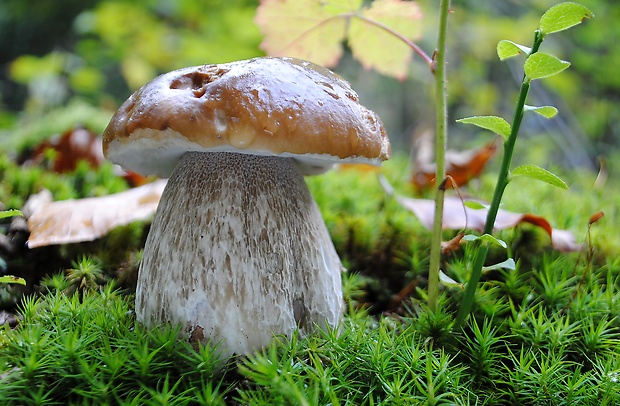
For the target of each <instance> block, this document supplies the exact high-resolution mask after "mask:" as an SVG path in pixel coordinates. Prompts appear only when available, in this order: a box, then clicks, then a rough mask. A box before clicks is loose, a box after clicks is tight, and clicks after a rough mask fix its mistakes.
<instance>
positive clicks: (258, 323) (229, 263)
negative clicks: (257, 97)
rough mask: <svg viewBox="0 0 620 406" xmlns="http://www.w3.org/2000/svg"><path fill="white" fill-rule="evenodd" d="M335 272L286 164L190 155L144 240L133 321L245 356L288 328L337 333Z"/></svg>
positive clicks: (329, 247) (339, 303)
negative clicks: (176, 327) (196, 336)
mask: <svg viewBox="0 0 620 406" xmlns="http://www.w3.org/2000/svg"><path fill="white" fill-rule="evenodd" d="M342 270H343V267H342V264H341V262H340V258H339V257H338V254H337V253H336V250H335V249H334V246H333V243H332V241H331V238H330V236H329V233H328V231H327V228H326V227H325V223H324V222H323V219H322V217H321V214H320V212H319V209H318V207H317V205H316V203H315V201H314V199H313V198H312V195H311V194H310V191H309V190H308V187H307V186H306V183H305V181H304V178H303V176H302V174H301V172H300V171H299V169H298V167H297V164H296V162H295V160H294V159H293V158H282V157H275V156H258V155H249V154H241V153H232V152H188V153H186V154H185V155H184V156H183V158H182V159H181V161H180V162H179V164H178V165H177V167H176V168H175V170H174V172H173V173H172V176H171V177H170V179H169V181H168V184H167V186H166V189H165V190H164V193H163V195H162V198H161V201H160V203H159V207H158V209H157V212H156V214H155V217H154V219H153V223H152V225H151V231H150V233H149V235H148V237H147V241H146V245H145V248H144V255H143V262H142V264H141V266H140V271H139V276H138V286H137V292H136V316H137V320H138V321H139V322H141V323H143V324H144V325H146V326H147V327H153V326H157V325H160V324H162V323H175V324H181V325H182V326H183V331H184V333H186V334H188V335H189V334H191V333H192V332H193V331H195V330H196V329H198V328H199V329H201V336H202V340H201V341H203V342H207V341H211V342H212V343H216V342H221V347H220V350H221V351H222V353H223V355H231V354H233V353H236V354H247V353H249V352H252V351H254V350H256V349H259V348H262V347H264V346H266V345H268V344H269V343H270V342H271V341H272V339H273V337H274V335H280V334H284V335H287V336H290V335H291V334H292V332H293V331H294V330H295V329H296V328H299V330H300V334H301V335H305V334H307V333H309V332H311V331H312V330H313V329H314V327H315V326H317V325H318V326H319V327H321V328H325V327H326V326H330V327H332V328H333V327H335V326H336V325H337V324H338V322H339V321H340V319H341V317H342V313H343V307H344V306H343V298H342V288H341V271H342Z"/></svg>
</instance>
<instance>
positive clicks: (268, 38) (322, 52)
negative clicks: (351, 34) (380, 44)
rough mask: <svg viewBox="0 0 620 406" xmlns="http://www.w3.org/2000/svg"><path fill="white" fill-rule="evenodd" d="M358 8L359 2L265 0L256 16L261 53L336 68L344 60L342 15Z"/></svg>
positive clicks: (344, 29) (344, 24) (344, 26)
mask: <svg viewBox="0 0 620 406" xmlns="http://www.w3.org/2000/svg"><path fill="white" fill-rule="evenodd" d="M355 3H357V6H356V5H355ZM351 7H353V9H351ZM357 7H359V1H350V0H340V1H338V0H336V1H330V2H324V1H320V0H288V1H287V0H284V1H283V0H263V1H261V5H260V6H259V7H258V11H257V14H256V22H257V24H258V25H259V27H260V29H261V31H262V33H263V34H264V36H265V38H264V40H263V42H262V43H261V45H260V46H261V49H263V50H264V51H265V52H266V53H267V54H268V55H272V56H292V57H296V58H300V59H305V60H308V61H311V62H314V63H316V64H319V65H323V66H334V65H336V64H337V63H338V61H339V60H340V57H341V56H342V52H343V49H342V41H343V40H344V38H345V35H346V19H345V18H341V17H340V15H341V14H342V13H347V12H351V11H355V9H356V8H357Z"/></svg>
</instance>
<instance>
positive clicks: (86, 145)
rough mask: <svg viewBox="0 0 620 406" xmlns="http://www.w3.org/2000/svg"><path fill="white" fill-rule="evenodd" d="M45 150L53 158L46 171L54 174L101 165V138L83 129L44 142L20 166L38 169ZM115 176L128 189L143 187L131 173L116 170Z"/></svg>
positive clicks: (102, 159)
mask: <svg viewBox="0 0 620 406" xmlns="http://www.w3.org/2000/svg"><path fill="white" fill-rule="evenodd" d="M48 150H53V151H54V154H53V156H52V160H51V162H50V168H49V169H51V170H52V171H54V172H56V173H67V172H73V171H74V170H75V169H76V168H77V165H78V162H80V161H86V162H88V164H89V165H90V166H91V167H92V168H98V167H99V166H100V165H101V164H102V163H103V162H105V160H106V159H105V157H104V156H103V147H102V141H101V137H100V136H98V135H97V134H95V133H93V132H91V131H89V130H87V129H85V128H83V127H75V128H72V129H70V130H67V131H65V132H64V133H62V134H61V135H57V136H54V137H52V138H50V139H49V140H45V141H43V142H42V143H40V144H39V145H37V147H36V148H35V149H34V151H33V152H32V154H30V156H28V157H26V159H25V162H24V165H41V164H42V163H43V162H45V160H46V154H47V151H48ZM116 173H117V175H118V176H122V177H123V178H125V180H126V181H127V182H128V183H129V184H130V185H131V186H140V185H143V184H145V183H147V179H146V178H145V177H144V176H142V175H139V174H137V173H134V172H126V171H124V170H122V169H121V168H120V167H118V166H117V167H116Z"/></svg>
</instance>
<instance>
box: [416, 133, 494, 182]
mask: <svg viewBox="0 0 620 406" xmlns="http://www.w3.org/2000/svg"><path fill="white" fill-rule="evenodd" d="M415 144H416V151H417V152H416V156H415V160H414V162H413V166H414V168H415V171H414V173H413V175H412V177H411V183H412V184H413V186H414V188H415V189H416V190H417V191H419V192H420V191H423V190H426V189H428V188H430V187H432V186H433V185H434V184H435V173H436V171H437V165H436V164H435V162H434V158H435V157H434V148H433V142H432V132H431V131H425V132H423V133H422V134H421V135H419V136H417V137H416V141H415ZM496 151H497V141H496V140H493V141H492V142H490V143H488V144H486V145H484V146H482V147H480V148H475V149H471V150H467V151H452V150H448V151H446V175H447V176H449V177H450V178H451V179H452V182H447V183H446V187H448V188H451V187H454V186H457V187H461V186H463V185H466V184H467V183H468V182H469V181H470V180H472V179H475V178H477V177H478V176H480V174H481V173H482V171H483V170H484V167H485V166H486V164H487V163H488V162H489V160H490V159H491V158H492V157H493V156H494V155H495V152H496Z"/></svg>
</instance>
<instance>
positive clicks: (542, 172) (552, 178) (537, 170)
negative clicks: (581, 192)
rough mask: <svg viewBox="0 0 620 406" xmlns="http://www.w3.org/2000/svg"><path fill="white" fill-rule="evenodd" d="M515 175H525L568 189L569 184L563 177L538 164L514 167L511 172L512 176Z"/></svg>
mask: <svg viewBox="0 0 620 406" xmlns="http://www.w3.org/2000/svg"><path fill="white" fill-rule="evenodd" d="M515 176H525V177H526V178H530V179H536V180H540V181H543V182H545V183H548V184H550V185H552V186H555V187H558V188H560V189H568V186H567V185H566V183H564V181H563V180H562V179H560V178H559V177H557V176H556V175H554V174H553V173H551V172H549V171H548V170H546V169H543V168H541V167H539V166H536V165H521V166H518V167H516V168H514V169H513V170H512V172H511V177H515Z"/></svg>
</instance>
